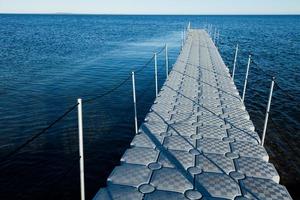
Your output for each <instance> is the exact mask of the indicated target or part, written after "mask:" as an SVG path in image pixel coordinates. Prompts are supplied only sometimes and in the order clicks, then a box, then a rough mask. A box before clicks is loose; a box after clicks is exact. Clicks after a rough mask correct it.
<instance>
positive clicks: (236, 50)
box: [232, 44, 239, 80]
mask: <svg viewBox="0 0 300 200" xmlns="http://www.w3.org/2000/svg"><path fill="white" fill-rule="evenodd" d="M238 51H239V44H237V45H236V48H235V55H234V61H233V70H232V80H234V73H235V66H236V59H237V54H238Z"/></svg>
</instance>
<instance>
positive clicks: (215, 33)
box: [214, 27, 217, 44]
mask: <svg viewBox="0 0 300 200" xmlns="http://www.w3.org/2000/svg"><path fill="white" fill-rule="evenodd" d="M216 35H217V28H216V27H215V32H214V44H216Z"/></svg>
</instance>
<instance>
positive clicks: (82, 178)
mask: <svg viewBox="0 0 300 200" xmlns="http://www.w3.org/2000/svg"><path fill="white" fill-rule="evenodd" d="M77 103H78V106H77V108H78V135H79V163H80V191H81V200H84V199H85V187H84V152H83V125H82V100H81V99H77Z"/></svg>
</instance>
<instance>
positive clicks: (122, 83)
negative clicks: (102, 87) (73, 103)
mask: <svg viewBox="0 0 300 200" xmlns="http://www.w3.org/2000/svg"><path fill="white" fill-rule="evenodd" d="M130 77H131V75H128V76H127V77H126V78H125V79H124V80H123V81H122V82H121V83H119V84H118V85H116V86H115V87H113V88H112V89H110V90H108V91H107V92H105V93H103V94H101V95H98V96H95V97H92V98H90V99H87V100H85V101H83V103H90V102H92V101H94V100H96V99H100V98H102V97H104V96H106V95H108V94H110V93H112V92H114V91H115V90H117V89H118V88H120V87H121V86H123V85H124V84H125V83H126V82H127V81H128V80H129V79H130Z"/></svg>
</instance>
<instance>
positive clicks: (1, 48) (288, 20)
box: [0, 15, 300, 200]
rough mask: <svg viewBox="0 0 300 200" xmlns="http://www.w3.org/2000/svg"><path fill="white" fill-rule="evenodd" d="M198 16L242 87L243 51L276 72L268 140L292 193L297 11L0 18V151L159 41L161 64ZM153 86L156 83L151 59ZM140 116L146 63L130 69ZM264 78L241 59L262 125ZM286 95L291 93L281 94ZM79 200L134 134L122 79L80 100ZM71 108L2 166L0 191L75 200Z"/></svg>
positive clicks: (298, 146) (297, 155) (124, 71)
mask: <svg viewBox="0 0 300 200" xmlns="http://www.w3.org/2000/svg"><path fill="white" fill-rule="evenodd" d="M188 21H190V22H191V24H192V27H196V28H203V27H205V25H206V24H207V23H210V24H213V25H214V26H216V27H217V28H218V30H220V39H219V43H218V47H219V50H220V52H221V55H222V57H223V59H224V61H225V63H226V64H227V66H228V67H229V69H230V70H232V61H233V56H234V49H235V45H236V43H239V46H240V52H239V55H238V65H237V71H236V76H235V77H236V78H235V82H236V84H237V87H238V89H239V91H240V92H242V87H243V82H244V78H245V71H246V65H247V57H248V54H249V53H251V54H252V55H253V60H254V61H255V62H256V63H258V64H259V66H260V67H261V68H262V69H263V70H264V71H265V72H267V73H268V74H272V75H274V76H276V80H277V83H278V85H280V86H281V88H282V89H284V92H283V91H282V90H280V89H279V88H278V87H275V91H274V96H273V101H272V107H271V114H270V115H271V118H272V121H269V126H268V131H267V136H266V144H265V146H266V149H267V151H268V153H269V155H270V161H271V162H272V163H273V164H274V165H275V167H276V169H277V170H278V172H279V174H280V175H281V184H284V185H285V186H286V187H287V188H288V190H289V191H290V193H291V195H292V196H293V198H294V199H297V198H296V197H297V196H299V191H297V187H298V186H299V181H300V107H299V102H300V61H299V58H300V16H109V15H104V16H103V15H0V159H2V158H4V157H5V156H6V155H7V154H8V153H10V152H12V151H13V150H14V149H16V148H17V147H18V146H20V145H21V144H23V143H24V142H25V141H27V140H28V139H29V138H31V137H32V136H33V135H35V134H36V133H38V132H39V131H41V130H42V129H43V128H44V127H46V126H47V125H49V124H50V123H51V122H52V121H54V120H55V119H56V118H57V117H59V116H60V115H61V114H62V113H64V112H65V111H66V110H67V109H68V108H69V107H71V106H72V105H74V104H75V103H76V101H77V98H79V97H81V98H82V99H83V100H85V99H89V98H92V97H94V96H97V95H101V94H103V93H105V92H106V91H108V90H109V89H111V88H112V87H114V86H116V85H117V84H119V83H120V82H121V81H122V80H124V79H125V78H126V77H128V75H130V73H131V71H132V70H135V69H139V68H141V67H142V66H143V65H144V64H145V63H146V62H147V61H148V60H149V59H150V58H151V57H152V55H153V53H154V51H156V50H158V49H160V48H161V47H163V46H164V44H165V43H167V44H168V47H169V56H170V64H172V63H174V62H175V60H176V58H177V56H178V53H179V50H180V45H181V32H182V29H183V27H184V26H186V25H187V23H188ZM158 63H159V84H160V85H162V84H163V82H164V80H165V69H164V54H163V52H162V53H161V54H160V55H159V56H158ZM136 79H137V80H136V82H137V83H136V84H137V110H138V117H139V123H141V122H142V121H143V119H144V117H145V115H146V114H147V112H148V110H149V108H150V107H151V105H152V103H153V100H154V97H155V86H154V67H153V63H151V64H150V65H149V66H148V67H146V68H144V70H143V71H141V72H140V73H138V74H137V76H136ZM269 87H270V77H269V76H266V75H265V74H264V73H263V72H262V71H261V70H259V69H258V67H257V66H255V65H251V68H250V73H249V82H248V87H247V93H246V98H245V104H246V108H247V110H248V112H249V113H250V116H251V119H252V120H253V122H254V124H255V126H256V130H257V132H258V133H259V134H261V132H262V128H263V122H264V116H265V107H266V104H267V99H268V93H269ZM286 93H288V94H289V96H288V95H286ZM83 120H84V149H85V174H86V194H87V199H91V198H92V197H93V196H94V194H95V193H96V192H97V191H98V189H99V188H100V187H102V186H105V183H106V178H107V177H108V175H109V173H110V172H111V171H112V169H113V168H114V166H116V165H118V164H119V159H120V157H121V156H122V154H123V153H124V151H125V150H126V148H128V147H129V145H130V141H131V140H132V138H133V136H134V126H133V125H134V124H133V104H132V90H131V81H130V80H129V81H127V82H125V84H124V85H123V86H122V87H120V88H119V89H117V90H115V91H114V92H112V93H111V94H109V95H107V96H105V97H103V98H98V99H96V100H95V101H92V102H90V103H86V104H84V105H83ZM79 194H80V185H79V161H78V131H77V111H76V109H75V110H74V111H72V112H71V113H69V114H68V115H67V116H66V117H65V118H63V119H62V120H61V121H60V122H59V123H57V124H55V125H54V126H53V127H52V128H50V129H49V130H48V131H46V132H45V133H44V134H42V135H41V136H40V137H38V138H37V139H36V140H34V141H33V142H32V143H30V144H29V145H27V146H26V147H25V148H23V149H22V150H20V151H19V152H18V153H17V154H16V155H14V156H12V157H10V158H9V159H7V160H5V161H3V162H2V163H1V165H0V199H31V200H32V199H79V198H80V195H79Z"/></svg>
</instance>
